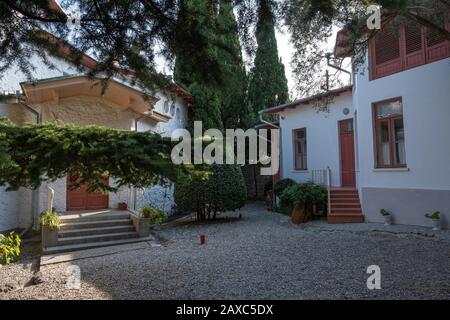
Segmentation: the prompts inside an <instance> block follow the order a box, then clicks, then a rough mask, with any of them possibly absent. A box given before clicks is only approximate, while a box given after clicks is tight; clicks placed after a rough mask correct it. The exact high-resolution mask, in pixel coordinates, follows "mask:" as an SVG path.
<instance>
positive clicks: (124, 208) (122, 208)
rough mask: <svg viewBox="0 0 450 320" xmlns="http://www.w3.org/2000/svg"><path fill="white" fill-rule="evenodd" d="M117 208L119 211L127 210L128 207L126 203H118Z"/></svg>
mask: <svg viewBox="0 0 450 320" xmlns="http://www.w3.org/2000/svg"><path fill="white" fill-rule="evenodd" d="M118 207H119V210H127V209H128V206H127V204H126V203H119V205H118Z"/></svg>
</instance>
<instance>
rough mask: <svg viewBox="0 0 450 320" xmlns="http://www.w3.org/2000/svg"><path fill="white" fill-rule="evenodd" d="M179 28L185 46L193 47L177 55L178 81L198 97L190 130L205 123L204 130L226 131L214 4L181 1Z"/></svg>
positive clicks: (197, 0)
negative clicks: (198, 122) (222, 113)
mask: <svg viewBox="0 0 450 320" xmlns="http://www.w3.org/2000/svg"><path fill="white" fill-rule="evenodd" d="M178 26H179V28H180V30H179V32H177V34H178V36H179V37H183V40H182V41H183V42H184V43H191V44H192V45H191V46H190V47H189V46H185V47H184V48H183V50H182V51H181V50H180V51H178V52H177V53H176V61H175V70H174V80H175V82H177V84H179V85H180V86H182V87H183V88H185V89H186V90H188V91H189V92H190V93H191V94H192V95H193V96H194V98H195V102H194V105H193V106H192V108H190V109H189V127H190V128H191V129H192V125H193V122H194V121H202V122H203V128H204V129H208V128H217V129H223V122H222V118H221V112H220V108H221V104H220V97H221V94H220V83H221V79H220V77H219V75H220V64H219V62H218V61H219V60H218V53H217V51H218V50H217V47H216V46H215V45H214V44H215V42H216V37H217V36H216V33H215V32H216V26H217V13H216V7H215V5H214V1H205V0H184V1H181V3H180V12H179V17H178ZM192 35H195V38H194V37H192ZM186 37H188V38H189V37H192V39H187V38H186Z"/></svg>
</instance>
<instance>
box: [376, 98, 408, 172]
mask: <svg viewBox="0 0 450 320" xmlns="http://www.w3.org/2000/svg"><path fill="white" fill-rule="evenodd" d="M395 101H398V102H400V103H401V105H402V114H401V115H394V116H387V117H384V118H381V119H379V118H378V117H377V108H378V107H379V106H380V105H382V104H386V103H389V102H395ZM403 115H404V113H403V100H402V97H395V98H390V99H386V100H381V101H376V102H374V103H372V118H373V119H372V127H373V139H374V163H375V165H374V168H375V169H395V168H407V163H406V150H405V163H404V164H395V163H394V162H395V161H394V159H395V132H394V122H395V120H398V119H401V120H402V122H403V130H405V124H404V121H403V118H404V117H403ZM381 122H387V124H388V138H389V162H390V164H389V165H382V164H381V161H380V152H379V150H380V141H379V139H378V132H377V128H378V124H379V123H381ZM405 136H406V135H405ZM404 140H406V137H405V138H404Z"/></svg>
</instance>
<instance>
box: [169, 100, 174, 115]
mask: <svg viewBox="0 0 450 320" xmlns="http://www.w3.org/2000/svg"><path fill="white" fill-rule="evenodd" d="M170 115H171V116H172V117H173V116H174V115H175V102H172V105H171V106H170Z"/></svg>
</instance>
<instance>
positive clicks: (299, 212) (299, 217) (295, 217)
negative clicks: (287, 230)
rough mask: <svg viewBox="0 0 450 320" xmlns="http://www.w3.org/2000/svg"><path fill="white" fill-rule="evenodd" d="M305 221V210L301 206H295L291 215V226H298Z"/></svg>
mask: <svg viewBox="0 0 450 320" xmlns="http://www.w3.org/2000/svg"><path fill="white" fill-rule="evenodd" d="M304 219H305V209H304V206H303V205H302V204H296V205H295V206H294V209H293V210H292V213H291V221H292V223H293V224H300V223H302V222H303V220H304Z"/></svg>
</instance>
